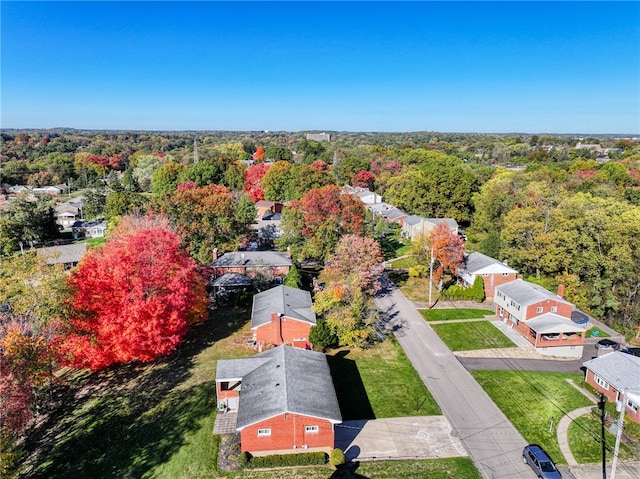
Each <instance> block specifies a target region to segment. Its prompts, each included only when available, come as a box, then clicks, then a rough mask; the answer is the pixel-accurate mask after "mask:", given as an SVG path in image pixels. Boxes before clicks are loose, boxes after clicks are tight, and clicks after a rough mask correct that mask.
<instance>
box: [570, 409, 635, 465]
mask: <svg viewBox="0 0 640 479" xmlns="http://www.w3.org/2000/svg"><path fill="white" fill-rule="evenodd" d="M601 434H602V426H601V422H600V418H599V417H596V416H594V415H593V414H589V415H586V416H580V417H579V418H577V419H576V420H575V421H572V422H571V424H570V425H569V447H570V448H571V453H572V454H573V456H574V457H575V459H576V461H578V462H579V463H580V464H586V463H601V462H602V442H601V440H600V436H601ZM604 437H605V446H606V451H607V453H606V454H607V458H609V459H611V458H612V457H613V448H614V445H615V442H616V436H615V435H613V434H611V432H609V429H608V428H605V433H604ZM618 459H620V460H621V461H635V460H637V458H636V457H634V455H633V452H632V451H631V449H629V447H628V446H626V445H625V444H624V443H620V451H619V454H618Z"/></svg>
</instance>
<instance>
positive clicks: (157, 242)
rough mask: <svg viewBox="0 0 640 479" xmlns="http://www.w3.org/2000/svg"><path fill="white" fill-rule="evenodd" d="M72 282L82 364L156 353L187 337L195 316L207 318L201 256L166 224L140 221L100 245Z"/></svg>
mask: <svg viewBox="0 0 640 479" xmlns="http://www.w3.org/2000/svg"><path fill="white" fill-rule="evenodd" d="M70 283H71V285H72V287H73V288H74V289H75V295H74V301H73V307H74V311H75V314H74V317H73V319H71V320H70V329H69V331H68V332H67V334H66V336H65V338H64V349H65V351H66V352H67V354H68V356H67V358H66V361H67V363H68V364H69V365H71V366H74V367H90V368H91V369H93V370H97V369H101V368H104V367H107V366H109V365H111V364H114V363H123V362H128V361H135V360H138V361H143V362H148V361H153V360H154V359H156V358H157V357H159V356H161V355H165V354H168V353H170V352H172V351H173V350H174V349H175V348H176V346H178V344H180V342H181V341H182V338H183V336H184V334H185V333H186V331H187V327H188V325H189V324H190V323H193V322H196V321H200V320H202V319H204V318H203V316H202V308H201V304H202V301H203V299H202V298H200V297H199V295H201V294H202V292H203V288H202V287H199V285H200V283H202V278H200V277H199V276H198V274H197V272H196V264H195V262H194V261H193V260H192V259H191V258H189V256H188V255H187V254H186V253H185V252H184V251H183V250H182V249H181V248H180V237H179V236H178V235H177V234H175V233H172V232H170V231H167V230H166V229H163V228H157V227H156V228H149V229H140V230H139V231H137V232H135V233H132V234H130V235H125V236H120V237H118V238H117V239H115V240H113V241H108V242H107V243H106V244H105V245H104V246H103V247H102V248H96V249H94V250H92V251H91V252H90V253H89V254H88V255H87V256H85V258H84V259H83V260H82V262H81V263H80V264H79V265H78V269H77V270H76V271H75V272H74V274H73V275H72V276H71V278H70ZM194 309H195V314H194Z"/></svg>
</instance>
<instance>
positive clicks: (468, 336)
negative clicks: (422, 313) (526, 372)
mask: <svg viewBox="0 0 640 479" xmlns="http://www.w3.org/2000/svg"><path fill="white" fill-rule="evenodd" d="M430 326H431V327H432V328H433V330H434V331H435V332H436V333H437V334H438V336H440V339H442V341H443V342H444V343H445V344H446V345H447V347H448V348H449V349H450V350H451V351H471V350H476V349H492V348H513V347H515V344H513V342H512V341H511V340H510V339H509V338H507V337H506V336H505V335H504V334H502V332H500V330H498V329H497V328H496V327H495V326H494V325H492V324H491V323H490V322H489V321H465V322H461V323H442V324H431V325H430Z"/></svg>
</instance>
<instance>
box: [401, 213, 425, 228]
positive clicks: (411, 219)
mask: <svg viewBox="0 0 640 479" xmlns="http://www.w3.org/2000/svg"><path fill="white" fill-rule="evenodd" d="M423 220H424V218H422V216H418V215H411V216H408V217H407V218H406V219H405V220H404V224H405V225H409V226H413V225H417V224H419V223H420V222H421V221H423Z"/></svg>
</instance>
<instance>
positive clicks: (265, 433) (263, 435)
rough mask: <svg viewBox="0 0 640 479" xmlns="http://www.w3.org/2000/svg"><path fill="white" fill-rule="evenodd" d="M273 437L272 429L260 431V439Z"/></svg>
mask: <svg viewBox="0 0 640 479" xmlns="http://www.w3.org/2000/svg"><path fill="white" fill-rule="evenodd" d="M267 436H271V429H258V437H267Z"/></svg>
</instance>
